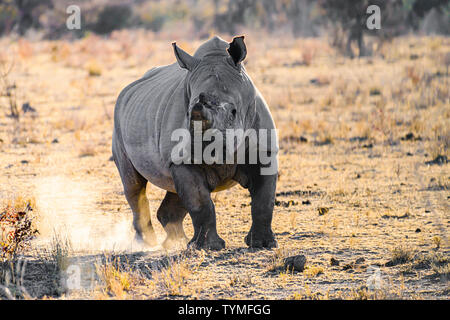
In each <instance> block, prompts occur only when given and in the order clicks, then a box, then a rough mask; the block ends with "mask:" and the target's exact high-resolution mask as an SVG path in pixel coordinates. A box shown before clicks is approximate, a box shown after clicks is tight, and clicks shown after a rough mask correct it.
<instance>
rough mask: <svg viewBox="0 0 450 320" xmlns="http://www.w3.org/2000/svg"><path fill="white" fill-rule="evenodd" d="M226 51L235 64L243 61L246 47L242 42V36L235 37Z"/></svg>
mask: <svg viewBox="0 0 450 320" xmlns="http://www.w3.org/2000/svg"><path fill="white" fill-rule="evenodd" d="M227 51H228V53H229V54H230V56H231V58H233V61H234V63H235V64H236V65H238V64H239V63H241V62H242V61H244V59H245V57H246V56H247V47H246V46H245V43H244V36H240V37H235V38H234V39H233V41H232V42H231V43H230V47H229V48H228V49H227Z"/></svg>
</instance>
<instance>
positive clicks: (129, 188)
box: [113, 152, 157, 246]
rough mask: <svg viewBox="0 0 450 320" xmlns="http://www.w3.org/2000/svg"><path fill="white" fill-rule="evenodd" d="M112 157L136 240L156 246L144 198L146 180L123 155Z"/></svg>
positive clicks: (147, 205)
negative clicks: (131, 218) (129, 212)
mask: <svg viewBox="0 0 450 320" xmlns="http://www.w3.org/2000/svg"><path fill="white" fill-rule="evenodd" d="M113 155H114V162H115V163H116V166H117V168H118V170H119V173H120V177H121V179H122V184H123V189H124V194H125V197H126V199H127V201H128V204H129V205H130V207H131V211H132V212H133V226H134V229H135V231H136V240H138V241H143V242H144V243H145V244H147V245H149V246H155V245H156V244H157V241H156V235H155V231H154V230H153V226H152V222H151V219H150V207H149V203H148V199H147V196H146V189H147V180H146V179H145V178H144V177H142V176H141V175H140V174H139V173H138V172H137V171H136V169H135V168H134V166H133V164H132V163H131V162H130V160H129V159H128V158H127V157H126V156H125V155H124V154H123V153H117V152H113Z"/></svg>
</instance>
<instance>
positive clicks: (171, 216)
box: [156, 192, 188, 248]
mask: <svg viewBox="0 0 450 320" xmlns="http://www.w3.org/2000/svg"><path fill="white" fill-rule="evenodd" d="M186 214H187V210H186V209H185V208H184V207H183V205H182V203H181V199H180V197H178V195H177V194H176V193H172V192H167V193H166V196H165V197H164V200H163V201H162V202H161V205H160V207H159V209H158V212H157V214H156V216H157V217H158V220H159V222H161V224H162V226H163V227H164V230H165V231H166V233H167V237H166V239H165V240H164V242H163V247H165V248H170V247H172V246H173V245H174V244H176V243H177V242H179V241H180V240H181V241H182V242H184V244H186V243H187V240H188V239H187V237H186V234H185V233H184V230H183V219H184V217H185V216H186Z"/></svg>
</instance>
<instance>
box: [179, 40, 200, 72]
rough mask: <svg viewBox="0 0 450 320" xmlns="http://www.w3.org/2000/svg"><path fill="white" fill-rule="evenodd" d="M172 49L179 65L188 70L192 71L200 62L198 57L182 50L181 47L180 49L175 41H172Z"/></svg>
mask: <svg viewBox="0 0 450 320" xmlns="http://www.w3.org/2000/svg"><path fill="white" fill-rule="evenodd" d="M172 46H173V51H174V53H175V57H176V58H177V61H178V64H179V65H180V67H182V68H184V69H187V70H189V71H192V69H194V68H195V67H196V66H197V64H198V63H199V62H200V59H197V58H195V57H193V56H191V55H190V54H189V53H187V52H186V51H184V50H183V49H180V48H179V47H178V46H177V44H176V42H173V43H172Z"/></svg>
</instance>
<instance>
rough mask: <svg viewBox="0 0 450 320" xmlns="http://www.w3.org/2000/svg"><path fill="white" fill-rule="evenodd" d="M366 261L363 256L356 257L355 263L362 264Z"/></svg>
mask: <svg viewBox="0 0 450 320" xmlns="http://www.w3.org/2000/svg"><path fill="white" fill-rule="evenodd" d="M365 261H366V259H364V258H362V257H361V258H358V259H356V261H355V264H361V263H364V262H365Z"/></svg>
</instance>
